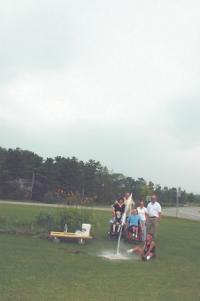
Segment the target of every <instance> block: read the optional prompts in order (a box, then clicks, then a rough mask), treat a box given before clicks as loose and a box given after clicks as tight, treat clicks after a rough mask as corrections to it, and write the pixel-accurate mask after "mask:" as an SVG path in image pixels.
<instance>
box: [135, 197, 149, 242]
mask: <svg viewBox="0 0 200 301" xmlns="http://www.w3.org/2000/svg"><path fill="white" fill-rule="evenodd" d="M137 211H138V215H139V216H140V226H141V230H142V241H145V240H146V220H147V208H146V207H145V206H144V201H143V200H141V201H140V203H139V207H137Z"/></svg>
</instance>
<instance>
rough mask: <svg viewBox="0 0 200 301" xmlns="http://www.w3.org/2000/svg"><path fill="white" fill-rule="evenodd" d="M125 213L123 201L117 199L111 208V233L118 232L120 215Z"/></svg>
mask: <svg viewBox="0 0 200 301" xmlns="http://www.w3.org/2000/svg"><path fill="white" fill-rule="evenodd" d="M124 211H125V204H124V199H123V198H120V199H118V200H117V201H116V202H115V203H114V204H113V207H112V219H111V233H115V232H116V231H118V232H119V229H120V226H121V219H122V215H123V214H124Z"/></svg>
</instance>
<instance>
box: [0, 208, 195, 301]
mask: <svg viewBox="0 0 200 301" xmlns="http://www.w3.org/2000/svg"><path fill="white" fill-rule="evenodd" d="M41 210H44V211H49V210H50V211H51V210H56V209H54V208H37V207H33V206H25V205H23V206H16V205H15V206H14V205H0V218H1V216H5V215H7V216H9V218H10V219H13V218H15V219H18V220H22V221H23V220H25V221H31V220H32V219H34V217H35V216H36V215H37V214H38V212H39V211H41ZM96 214H97V218H98V219H99V222H100V223H101V225H102V227H101V231H98V233H96V237H97V238H96V239H94V240H93V241H92V242H91V243H89V244H87V245H84V246H80V245H77V244H75V243H60V244H54V243H52V242H50V241H48V240H45V239H39V238H38V237H34V236H31V237H30V236H22V235H6V234H1V235H0V250H1V251H0V252H1V256H0V268H1V272H0V300H1V301H4V300H5V301H9V300H12V301H13V300H19V301H25V300H30V301H39V300H40V301H42V300H49V301H50V300H55V301H56V300H60V301H62V300H63V301H64V300H67V301H95V300H97V301H98V300H99V301H100V300H103V301H118V300H119V301H121V300H123V301H124V300H136V301H140V300H141V301H151V300H152V301H153V300H154V301H158V300H159V301H167V300H169V301H175V300H176V301H178V300H180V301H188V300H189V301H199V300H200V254H199V249H200V238H199V233H200V223H198V222H192V221H187V220H177V219H173V218H163V220H162V222H161V223H160V227H159V239H158V241H157V258H156V259H155V260H153V261H151V262H147V263H144V262H142V261H138V260H134V259H133V260H128V261H120V262H119V261H117V262H113V261H109V260H106V259H103V258H101V257H97V256H96V255H97V254H99V253H100V252H102V251H104V250H114V248H116V242H110V241H108V240H107V239H106V231H107V229H108V219H109V214H108V213H107V212H99V211H98V212H96ZM122 248H123V249H126V248H130V245H125V246H124V245H123V246H122ZM77 251H79V252H77Z"/></svg>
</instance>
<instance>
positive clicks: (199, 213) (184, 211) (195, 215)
mask: <svg viewBox="0 0 200 301" xmlns="http://www.w3.org/2000/svg"><path fill="white" fill-rule="evenodd" d="M0 204H15V205H28V206H41V207H55V208H66V207H72V206H67V205H60V204H44V203H29V202H14V201H0ZM77 207H79V208H84V209H95V210H102V211H111V207H81V206H76V208H77ZM163 215H166V216H173V217H176V216H178V217H180V218H186V219H191V220H196V221H200V207H180V208H179V209H178V211H176V208H174V207H169V208H165V209H163Z"/></svg>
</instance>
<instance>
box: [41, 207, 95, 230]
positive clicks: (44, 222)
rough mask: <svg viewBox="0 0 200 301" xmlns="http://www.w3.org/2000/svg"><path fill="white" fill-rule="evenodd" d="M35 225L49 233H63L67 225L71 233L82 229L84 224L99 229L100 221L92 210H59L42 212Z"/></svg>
mask: <svg viewBox="0 0 200 301" xmlns="http://www.w3.org/2000/svg"><path fill="white" fill-rule="evenodd" d="M35 223H36V225H37V226H39V227H42V228H43V229H46V230H48V231H50V230H55V231H63V229H64V225H65V224H67V226H68V229H69V231H72V232H73V231H75V230H77V229H81V226H82V224H83V223H89V224H92V229H94V227H98V221H97V218H96V215H95V213H94V212H93V211H92V210H85V209H79V208H67V209H59V210H57V211H56V212H55V213H47V212H43V211H41V212H40V213H39V214H38V215H37V216H36V220H35Z"/></svg>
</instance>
